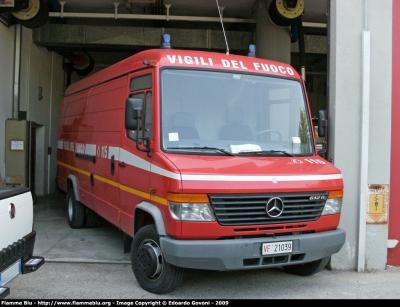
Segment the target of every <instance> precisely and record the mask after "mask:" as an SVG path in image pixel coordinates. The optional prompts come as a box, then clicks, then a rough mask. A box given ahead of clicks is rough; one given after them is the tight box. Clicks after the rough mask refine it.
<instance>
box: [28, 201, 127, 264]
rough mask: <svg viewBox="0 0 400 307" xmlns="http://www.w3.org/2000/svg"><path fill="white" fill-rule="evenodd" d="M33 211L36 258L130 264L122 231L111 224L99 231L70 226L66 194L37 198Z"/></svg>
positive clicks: (102, 222)
mask: <svg viewBox="0 0 400 307" xmlns="http://www.w3.org/2000/svg"><path fill="white" fill-rule="evenodd" d="M33 211H34V217H33V220H34V225H33V228H34V229H35V230H36V242H35V249H34V255H35V256H42V257H44V258H45V260H46V261H47V262H90V263H130V254H129V253H124V250H123V234H122V231H121V230H119V229H117V228H116V227H115V226H113V225H111V224H110V223H108V222H107V221H105V220H101V222H100V224H99V227H97V228H82V229H72V228H70V227H69V225H68V220H67V207H66V195H65V194H52V195H49V196H45V197H37V202H36V203H35V204H34V209H33Z"/></svg>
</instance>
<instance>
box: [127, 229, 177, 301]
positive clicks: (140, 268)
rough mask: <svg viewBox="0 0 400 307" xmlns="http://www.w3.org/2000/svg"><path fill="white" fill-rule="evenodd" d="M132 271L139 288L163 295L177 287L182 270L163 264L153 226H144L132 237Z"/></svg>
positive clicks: (158, 241) (157, 237)
mask: <svg viewBox="0 0 400 307" xmlns="http://www.w3.org/2000/svg"><path fill="white" fill-rule="evenodd" d="M131 261H132V270H133V273H134V275H135V277H136V280H137V281H138V283H139V284H140V286H141V287H142V288H143V289H144V290H147V291H149V292H152V293H155V294H163V293H167V292H171V291H172V290H174V289H175V288H176V287H178V286H179V284H180V283H181V281H182V279H183V273H184V269H183V268H180V267H176V266H174V265H172V264H169V263H167V262H165V260H164V258H163V256H162V251H161V248H160V239H159V235H158V233H157V229H156V227H155V225H153V224H151V225H146V226H144V227H142V228H141V229H139V231H138V232H137V234H136V235H135V236H134V237H133V241H132V247H131Z"/></svg>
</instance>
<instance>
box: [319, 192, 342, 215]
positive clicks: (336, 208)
mask: <svg viewBox="0 0 400 307" xmlns="http://www.w3.org/2000/svg"><path fill="white" fill-rule="evenodd" d="M342 199H343V191H331V192H329V196H328V200H327V201H326V203H325V207H324V210H322V214H321V215H330V214H337V213H340V211H341V210H342Z"/></svg>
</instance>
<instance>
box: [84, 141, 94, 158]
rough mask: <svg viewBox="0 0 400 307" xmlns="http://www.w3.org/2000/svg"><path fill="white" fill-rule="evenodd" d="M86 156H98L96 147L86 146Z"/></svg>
mask: <svg viewBox="0 0 400 307" xmlns="http://www.w3.org/2000/svg"><path fill="white" fill-rule="evenodd" d="M85 154H87V155H91V156H95V155H96V145H94V144H86V146H85Z"/></svg>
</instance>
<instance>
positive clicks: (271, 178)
mask: <svg viewBox="0 0 400 307" xmlns="http://www.w3.org/2000/svg"><path fill="white" fill-rule="evenodd" d="M341 178H342V175H341V174H337V175H308V176H307V175H300V176H240V175H239V176H238V175H236V176H220V175H182V180H199V181H265V182H271V181H275V180H276V181H312V180H334V179H341Z"/></svg>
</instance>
